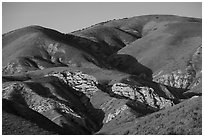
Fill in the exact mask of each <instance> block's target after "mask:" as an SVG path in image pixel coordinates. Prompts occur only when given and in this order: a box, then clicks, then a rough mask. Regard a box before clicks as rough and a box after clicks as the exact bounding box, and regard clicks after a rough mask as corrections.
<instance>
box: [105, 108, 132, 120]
mask: <svg viewBox="0 0 204 137" xmlns="http://www.w3.org/2000/svg"><path fill="white" fill-rule="evenodd" d="M128 108H129V107H128V106H127V105H123V106H121V107H119V108H118V109H116V111H115V112H114V113H109V114H108V117H107V119H105V121H104V123H108V122H110V121H111V120H112V119H114V118H115V117H116V116H117V115H119V114H121V113H123V111H125V110H127V109H128Z"/></svg>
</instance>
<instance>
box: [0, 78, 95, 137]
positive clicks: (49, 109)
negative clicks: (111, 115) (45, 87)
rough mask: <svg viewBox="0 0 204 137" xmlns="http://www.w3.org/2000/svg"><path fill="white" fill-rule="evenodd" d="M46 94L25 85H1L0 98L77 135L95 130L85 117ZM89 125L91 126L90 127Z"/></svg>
mask: <svg viewBox="0 0 204 137" xmlns="http://www.w3.org/2000/svg"><path fill="white" fill-rule="evenodd" d="M48 94H50V95H48ZM48 94H47V95H46V96H41V95H39V94H37V93H36V92H35V91H34V90H33V89H31V88H30V87H29V86H28V85H27V84H25V83H20V82H18V83H17V82H13V83H3V92H2V97H3V98H4V99H8V100H12V101H14V102H17V103H20V104H22V105H24V106H27V107H28V108H30V109H32V110H34V111H36V112H39V113H40V114H42V115H44V116H45V117H47V118H48V119H50V120H51V121H53V122H54V123H56V124H58V125H59V126H61V127H63V128H72V130H73V131H74V132H75V130H78V132H77V134H87V131H89V132H92V131H94V130H95V129H93V128H91V127H96V125H94V123H93V122H91V121H89V120H87V118H86V116H85V115H81V114H80V113H78V112H76V111H74V110H73V109H72V108H71V107H69V105H68V104H67V103H65V102H63V101H60V100H56V99H54V98H51V96H53V95H52V93H51V92H50V93H48ZM49 96H50V97H49ZM87 122H88V125H89V126H87ZM91 124H93V125H92V126H90V125H91ZM82 127H83V128H82ZM85 129H86V130H85Z"/></svg>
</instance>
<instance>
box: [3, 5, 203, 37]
mask: <svg viewBox="0 0 204 137" xmlns="http://www.w3.org/2000/svg"><path fill="white" fill-rule="evenodd" d="M2 5H3V7H2V31H3V33H5V32H8V31H11V30H14V29H18V28H21V27H25V26H29V25H40V26H44V27H49V28H52V29H56V30H58V31H60V32H64V33H68V32H71V31H74V30H78V29H82V28H85V27H88V26H91V25H94V24H96V23H99V22H102V21H107V20H110V19H119V18H124V17H132V16H139V15H147V14H173V15H180V16H189V17H199V18H202V3H201V2H200V3H199V2H197V3H196V2H194V3H192V2H191V3H184V2H182V3H178V2H176V3H173V2H170V3H167V2H164V3H159V2H153V3H151V2H144V3H143V2H133V3H130V2H128V3H124V2H121V3H110V2H106V3H105V2H104V3H98V2H97V3H90V2H89V3H88V2H87V3H79V2H78V3H71V2H67V3H37V2H36V3H20V2H19V3H11V2H10V3H5V2H4V3H3V4H2Z"/></svg>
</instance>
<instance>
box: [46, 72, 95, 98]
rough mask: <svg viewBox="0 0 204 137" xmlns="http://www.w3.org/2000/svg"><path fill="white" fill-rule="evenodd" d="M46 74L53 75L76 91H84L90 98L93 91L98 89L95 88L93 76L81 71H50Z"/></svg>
mask: <svg viewBox="0 0 204 137" xmlns="http://www.w3.org/2000/svg"><path fill="white" fill-rule="evenodd" d="M46 76H54V77H58V78H59V79H61V80H62V81H63V82H64V83H66V84H68V85H69V86H70V87H72V88H73V89H75V90H76V91H79V92H82V93H84V94H85V95H86V96H87V97H89V98H91V97H92V96H93V94H94V93H95V92H97V91H98V90H99V89H98V88H97V85H98V82H97V80H96V78H94V77H93V76H90V75H87V74H83V73H82V72H79V71H78V72H68V71H64V72H60V73H50V74H48V75H46Z"/></svg>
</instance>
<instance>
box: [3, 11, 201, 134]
mask: <svg viewBox="0 0 204 137" xmlns="http://www.w3.org/2000/svg"><path fill="white" fill-rule="evenodd" d="M201 39H202V20H201V19H198V18H188V17H180V16H173V15H145V16H137V17H132V18H124V19H120V20H111V21H107V22H102V23H99V24H96V25H93V26H91V27H88V28H85V29H82V30H77V31H74V32H71V33H68V34H63V33H60V32H58V31H55V30H52V29H49V28H44V27H41V26H28V27H25V28H21V29H17V30H14V31H11V32H9V33H6V34H3V36H2V74H3V75H2V81H3V83H2V98H3V134H83V135H84V134H201V131H202V124H201V120H202V105H201V104H202V103H201V102H202V100H201V97H200V96H202V82H201V81H202V40H201ZM6 106H8V107H6ZM14 118H15V119H17V120H16V121H14V120H13V119H14ZM19 123H26V124H25V125H24V126H21V127H19V128H17V126H16V125H17V124H19ZM10 128H11V129H12V130H11V131H9V130H8V129H10ZM186 129H188V130H186Z"/></svg>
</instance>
